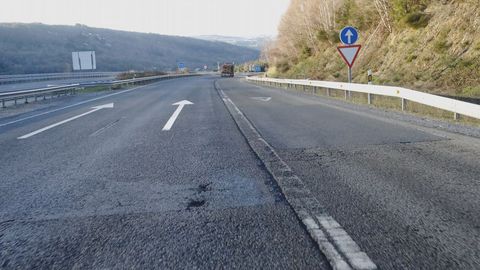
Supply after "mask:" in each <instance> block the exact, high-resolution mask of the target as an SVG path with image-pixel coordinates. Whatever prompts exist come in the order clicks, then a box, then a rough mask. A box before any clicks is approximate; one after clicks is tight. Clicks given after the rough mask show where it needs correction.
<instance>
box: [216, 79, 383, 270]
mask: <svg viewBox="0 0 480 270" xmlns="http://www.w3.org/2000/svg"><path fill="white" fill-rule="evenodd" d="M214 88H215V89H216V91H217V92H218V94H219V96H220V98H221V99H222V101H223V103H224V104H225V106H226V108H227V110H228V111H229V113H230V115H231V116H232V118H233V119H234V121H235V122H236V124H237V126H238V128H239V130H240V131H241V133H242V134H243V136H244V137H245V139H246V140H247V142H248V144H249V145H250V147H251V149H252V150H253V152H254V153H255V154H256V155H257V157H258V158H259V159H260V160H261V161H262V162H263V164H264V165H265V167H266V168H267V170H268V172H269V173H270V174H271V175H272V177H273V179H275V181H276V182H277V184H278V185H279V187H280V189H281V191H282V193H283V195H284V196H285V198H286V200H287V202H288V203H289V204H290V206H291V207H292V209H293V211H294V212H295V214H296V215H297V217H298V218H299V219H300V220H301V221H302V223H303V224H304V226H305V227H306V229H307V231H308V233H309V234H310V236H311V237H312V239H313V240H314V241H315V242H316V243H317V245H318V247H319V248H320V250H321V251H322V252H323V254H324V255H325V257H326V258H327V260H328V261H329V263H330V266H331V267H332V268H333V269H336V270H348V269H355V270H373V269H377V266H376V265H375V263H373V261H372V260H371V259H370V258H369V257H368V255H367V254H366V253H365V252H363V251H362V250H361V249H360V247H359V246H358V245H357V244H356V243H355V241H354V240H353V239H352V238H351V237H350V236H349V235H348V233H347V232H346V231H345V230H344V229H343V228H342V227H341V225H340V224H339V223H338V222H336V221H335V220H334V219H333V217H331V216H329V215H328V214H326V213H325V211H324V210H323V209H322V207H321V204H320V203H319V201H318V200H317V199H316V198H315V197H314V196H313V195H312V194H311V192H310V190H309V189H308V188H307V187H306V185H305V184H304V183H303V181H302V180H301V179H300V178H299V177H298V176H297V175H296V174H295V173H294V172H293V170H292V169H291V168H290V166H288V164H287V163H285V162H284V161H283V160H282V159H281V158H280V156H279V155H278V154H277V152H276V151H275V149H274V148H273V147H272V146H271V145H270V144H269V143H268V142H267V141H266V140H265V139H264V138H263V137H262V136H261V135H260V133H259V131H258V130H257V129H256V128H255V127H254V126H253V124H252V123H251V122H250V121H249V120H248V118H247V117H246V116H245V115H244V114H243V112H242V111H241V110H240V109H239V108H238V107H237V106H236V105H235V103H234V102H233V101H232V100H231V99H230V98H229V97H228V96H227V95H226V94H225V92H224V91H223V90H222V89H221V88H220V87H219V86H218V84H217V81H215V82H214Z"/></svg>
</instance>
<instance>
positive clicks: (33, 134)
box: [17, 103, 113, 140]
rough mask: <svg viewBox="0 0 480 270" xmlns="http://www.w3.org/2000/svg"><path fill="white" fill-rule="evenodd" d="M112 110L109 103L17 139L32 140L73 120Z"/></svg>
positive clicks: (111, 105) (111, 104)
mask: <svg viewBox="0 0 480 270" xmlns="http://www.w3.org/2000/svg"><path fill="white" fill-rule="evenodd" d="M111 108H113V103H108V104H105V105H100V106H96V107H92V109H93V110H91V111H88V112H86V113H82V114H79V115H77V116H74V117H71V118H68V119H65V120H63V121H60V122H58V123H55V124H53V125H50V126H47V127H44V128H41V129H39V130H36V131H34V132H31V133H28V134H26V135H23V136H21V137H18V138H17V139H19V140H23V139H28V138H30V137H32V136H35V135H37V134H39V133H42V132H44V131H47V130H49V129H52V128H54V127H58V126H60V125H63V124H65V123H68V122H70V121H73V120H75V119H78V118H80V117H83V116H85V115H89V114H91V113H94V112H96V111H99V110H101V109H111Z"/></svg>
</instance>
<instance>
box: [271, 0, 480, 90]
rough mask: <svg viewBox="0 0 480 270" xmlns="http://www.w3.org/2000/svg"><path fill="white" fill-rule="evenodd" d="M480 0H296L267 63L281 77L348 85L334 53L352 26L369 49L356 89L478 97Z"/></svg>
mask: <svg viewBox="0 0 480 270" xmlns="http://www.w3.org/2000/svg"><path fill="white" fill-rule="evenodd" d="M479 14H480V2H479V1H478V0H335V1H332V0H292V2H291V5H290V7H289V9H288V10H287V12H286V14H285V15H284V17H283V19H282V21H281V24H280V25H279V35H278V38H277V40H276V41H274V42H272V43H271V44H269V45H268V46H267V47H266V48H265V50H264V52H263V54H262V56H263V58H264V60H266V61H268V62H269V64H270V67H271V68H270V70H269V75H270V76H277V77H290V78H299V77H306V78H311V79H320V80H332V81H345V80H346V77H347V69H346V66H345V64H344V63H343V61H342V60H341V58H340V56H339V55H338V52H337V50H336V47H337V46H338V45H339V37H338V35H339V31H340V30H341V28H343V27H344V26H347V25H352V26H355V27H356V28H357V29H359V31H360V40H359V44H362V45H363V48H362V51H361V52H360V55H359V58H358V60H357V62H356V64H355V66H354V69H353V72H354V82H360V83H365V82H366V81H367V76H366V74H367V70H369V69H372V70H373V72H374V83H376V84H387V85H401V86H406V87H411V88H414V89H418V90H423V91H427V92H433V93H440V94H448V95H460V96H477V97H478V96H480V16H479Z"/></svg>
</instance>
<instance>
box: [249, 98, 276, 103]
mask: <svg viewBox="0 0 480 270" xmlns="http://www.w3.org/2000/svg"><path fill="white" fill-rule="evenodd" d="M251 99H253V100H259V101H265V102H268V101H270V100H272V97H251Z"/></svg>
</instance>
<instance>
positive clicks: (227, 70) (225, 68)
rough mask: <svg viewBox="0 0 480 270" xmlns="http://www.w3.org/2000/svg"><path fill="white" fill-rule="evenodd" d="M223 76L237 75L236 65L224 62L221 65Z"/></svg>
mask: <svg viewBox="0 0 480 270" xmlns="http://www.w3.org/2000/svg"><path fill="white" fill-rule="evenodd" d="M220 70H221V73H220V74H221V76H222V77H233V76H235V65H233V64H229V63H226V64H223V65H222V67H221V69H220Z"/></svg>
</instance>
